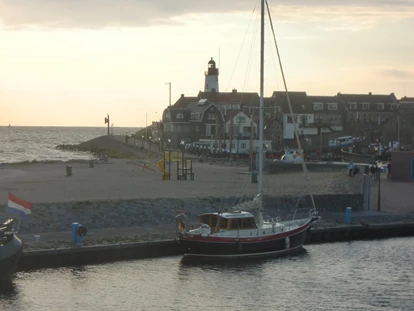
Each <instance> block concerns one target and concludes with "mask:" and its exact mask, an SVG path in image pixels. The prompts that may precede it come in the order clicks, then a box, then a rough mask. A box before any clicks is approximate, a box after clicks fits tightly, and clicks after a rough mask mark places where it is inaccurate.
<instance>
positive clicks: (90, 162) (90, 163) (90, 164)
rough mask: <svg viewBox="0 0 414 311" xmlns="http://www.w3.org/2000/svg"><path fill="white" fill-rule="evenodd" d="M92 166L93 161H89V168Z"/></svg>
mask: <svg viewBox="0 0 414 311" xmlns="http://www.w3.org/2000/svg"><path fill="white" fill-rule="evenodd" d="M93 165H94V164H93V160H89V167H90V168H93Z"/></svg>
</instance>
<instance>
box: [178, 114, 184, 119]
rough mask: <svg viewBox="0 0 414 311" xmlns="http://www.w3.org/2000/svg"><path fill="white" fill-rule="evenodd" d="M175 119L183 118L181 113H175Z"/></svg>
mask: <svg viewBox="0 0 414 311" xmlns="http://www.w3.org/2000/svg"><path fill="white" fill-rule="evenodd" d="M176 117H177V119H184V116H183V114H182V113H177V116H176Z"/></svg>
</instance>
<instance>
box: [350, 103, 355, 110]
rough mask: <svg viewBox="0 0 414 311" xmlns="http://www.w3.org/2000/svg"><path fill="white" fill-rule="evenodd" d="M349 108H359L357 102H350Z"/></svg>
mask: <svg viewBox="0 0 414 311" xmlns="http://www.w3.org/2000/svg"><path fill="white" fill-rule="evenodd" d="M349 110H357V103H349Z"/></svg>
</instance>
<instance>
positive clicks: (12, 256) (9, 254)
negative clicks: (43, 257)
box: [0, 235, 23, 281]
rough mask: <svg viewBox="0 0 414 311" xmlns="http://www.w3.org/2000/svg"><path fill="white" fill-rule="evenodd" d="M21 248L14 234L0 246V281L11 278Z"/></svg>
mask: <svg viewBox="0 0 414 311" xmlns="http://www.w3.org/2000/svg"><path fill="white" fill-rule="evenodd" d="M22 249H23V246H22V242H21V241H20V239H19V238H18V237H16V236H15V235H13V238H12V239H11V240H10V241H8V242H6V243H4V244H3V245H1V246H0V281H8V280H11V279H12V277H13V275H14V273H15V272H16V270H17V264H18V263H19V259H20V256H21V253H22Z"/></svg>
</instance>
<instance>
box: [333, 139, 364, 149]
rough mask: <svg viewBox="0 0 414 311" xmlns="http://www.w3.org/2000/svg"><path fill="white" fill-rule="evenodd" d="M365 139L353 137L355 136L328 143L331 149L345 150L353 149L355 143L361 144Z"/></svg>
mask: <svg viewBox="0 0 414 311" xmlns="http://www.w3.org/2000/svg"><path fill="white" fill-rule="evenodd" d="M364 139H365V137H353V136H341V137H337V138H335V139H331V140H329V142H328V146H329V148H332V149H335V148H344V147H352V146H353V145H354V144H355V143H358V142H361V141H363V140H364Z"/></svg>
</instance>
